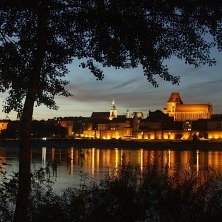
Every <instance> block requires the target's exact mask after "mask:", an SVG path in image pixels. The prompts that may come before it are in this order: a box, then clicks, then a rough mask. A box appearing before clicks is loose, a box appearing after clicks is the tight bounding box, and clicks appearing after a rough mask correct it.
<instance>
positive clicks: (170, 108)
mask: <svg viewBox="0 0 222 222" xmlns="http://www.w3.org/2000/svg"><path fill="white" fill-rule="evenodd" d="M163 112H164V113H165V114H168V115H169V116H170V117H173V118H174V121H187V120H190V121H194V120H198V119H210V118H211V115H212V114H213V107H212V105H211V104H184V103H183V101H182V99H181V97H180V94H179V93H178V92H174V93H172V94H171V95H170V97H169V99H168V100H167V103H166V108H164V110H163Z"/></svg>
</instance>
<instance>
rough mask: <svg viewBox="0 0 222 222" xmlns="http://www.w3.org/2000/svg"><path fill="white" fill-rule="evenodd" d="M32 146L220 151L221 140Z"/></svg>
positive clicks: (40, 142)
mask: <svg viewBox="0 0 222 222" xmlns="http://www.w3.org/2000/svg"><path fill="white" fill-rule="evenodd" d="M19 142H20V141H19V140H9V139H8V140H0V146H13V145H16V146H18V145H19ZM32 145H33V147H44V146H46V147H58V148H59V147H61V148H69V147H77V148H92V147H93V148H100V149H102V148H104V149H107V148H119V149H157V150H160V149H162V150H163V149H165V150H166V149H171V150H222V140H198V141H192V140H118V139H110V140H103V139H45V140H43V139H33V140H32Z"/></svg>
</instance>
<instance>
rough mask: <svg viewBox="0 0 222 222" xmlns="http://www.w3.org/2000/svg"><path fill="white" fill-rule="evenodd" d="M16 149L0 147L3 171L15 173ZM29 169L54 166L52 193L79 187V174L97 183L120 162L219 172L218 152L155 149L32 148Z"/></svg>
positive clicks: (221, 157) (221, 156)
mask: <svg viewBox="0 0 222 222" xmlns="http://www.w3.org/2000/svg"><path fill="white" fill-rule="evenodd" d="M18 152H19V151H18V147H1V148H0V167H4V168H5V169H6V170H7V172H9V173H10V172H17V171H18ZM31 158H32V159H31V160H32V170H38V169H40V168H41V167H46V165H47V164H48V163H49V162H53V163H57V167H56V170H54V172H53V171H52V172H51V176H52V179H53V180H54V181H55V185H54V188H55V190H56V191H58V190H60V189H63V188H67V187H70V186H78V185H79V184H80V180H81V176H80V174H81V173H82V174H88V175H89V177H92V178H93V179H94V180H95V181H100V180H101V179H103V178H104V176H105V174H107V173H112V172H114V171H113V169H116V168H118V167H119V166H120V165H121V164H123V162H125V163H130V164H132V165H134V166H140V167H141V168H142V167H143V166H144V165H146V164H153V163H157V164H158V166H159V167H160V168H165V167H168V169H169V172H170V173H173V172H174V170H175V169H177V168H180V169H181V170H190V169H192V170H193V171H196V173H197V174H198V173H199V172H200V171H202V170H208V169H213V170H217V171H219V172H222V151H202V150H193V151H192V150H189V151H175V150H169V149H166V150H155V149H136V150H132V149H118V148H116V149H97V148H87V149H79V148H75V147H70V148H61V149H60V148H53V147H42V148H33V149H32V157H31Z"/></svg>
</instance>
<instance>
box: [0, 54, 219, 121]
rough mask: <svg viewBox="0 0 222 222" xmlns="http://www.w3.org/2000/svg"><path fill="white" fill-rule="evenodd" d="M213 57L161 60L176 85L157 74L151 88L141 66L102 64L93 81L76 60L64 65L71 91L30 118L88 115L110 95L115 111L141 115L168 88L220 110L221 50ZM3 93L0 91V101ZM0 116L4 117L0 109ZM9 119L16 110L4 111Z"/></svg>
mask: <svg viewBox="0 0 222 222" xmlns="http://www.w3.org/2000/svg"><path fill="white" fill-rule="evenodd" d="M212 56H213V57H215V58H216V60H217V64H216V65H215V66H212V67H209V66H201V67H198V68H194V67H193V66H189V65H185V64H184V61H181V60H178V59H175V58H172V59H170V60H168V61H166V62H165V64H167V66H168V68H169V72H170V74H173V75H179V76H180V77H181V81H180V84H179V85H171V83H169V82H165V81H163V80H161V79H159V78H157V81H158V83H159V87H158V88H154V87H153V86H152V85H151V83H149V82H148V81H147V80H146V77H145V76H144V75H143V70H142V68H136V69H114V68H103V71H104V74H105V78H104V79H103V80H102V81H97V80H96V78H95V77H94V76H93V75H92V74H91V73H90V72H89V70H87V69H82V68H79V64H80V62H79V61H74V62H73V63H72V64H70V65H68V68H69V71H70V73H69V74H68V75H67V76H66V79H67V80H69V81H70V84H69V85H68V86H67V89H68V90H69V91H70V92H71V93H72V96H70V97H56V99H55V101H56V103H57V105H58V106H59V109H58V110H57V111H54V110H50V109H47V108H46V107H45V106H43V105H42V106H40V107H37V108H36V107H35V109H34V115H33V119H37V120H40V119H50V118H53V117H60V116H61V117H65V116H85V117H88V116H91V114H92V112H104V111H109V110H110V108H111V103H112V99H113V98H114V99H115V103H116V107H117V109H118V114H125V113H126V111H127V109H129V111H130V112H136V111H142V112H144V114H145V116H146V115H147V114H148V112H149V110H151V111H155V110H157V109H159V110H163V108H164V107H165V105H166V101H167V99H168V98H169V96H170V94H171V93H172V92H179V93H180V95H181V99H182V101H183V102H184V103H205V104H206V103H209V104H212V106H213V109H214V113H219V114H221V113H222V99H221V95H220V90H221V86H222V84H221V83H222V76H221V70H222V60H221V54H219V53H218V52H217V51H216V50H215V52H214V53H213V55H212ZM6 96H7V93H6V94H3V93H1V94H0V103H1V105H2V104H3V100H4V99H5V98H6ZM0 111H1V112H0V116H1V117H0V119H4V118H5V117H6V114H5V113H2V109H1V110H0ZM8 117H9V118H10V119H12V120H14V119H16V113H14V112H12V113H10V114H8Z"/></svg>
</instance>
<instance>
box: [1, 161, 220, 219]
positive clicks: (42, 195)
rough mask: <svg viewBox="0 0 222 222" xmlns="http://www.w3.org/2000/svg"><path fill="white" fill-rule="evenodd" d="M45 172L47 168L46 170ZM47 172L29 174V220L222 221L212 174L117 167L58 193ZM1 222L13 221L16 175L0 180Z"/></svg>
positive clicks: (217, 184)
mask: <svg viewBox="0 0 222 222" xmlns="http://www.w3.org/2000/svg"><path fill="white" fill-rule="evenodd" d="M48 170H49V169H48ZM48 170H46V169H41V170H39V171H36V172H34V173H33V176H32V193H31V196H30V203H29V220H28V221H30V222H39V221H42V222H44V221H47V222H72V221H78V222H87V221H92V222H103V221H106V222H109V221H110V222H117V221H121V222H131V221H132V222H134V221H137V222H138V221H140V222H142V221H152V222H168V221H169V222H185V221H201V222H212V221H213V222H216V221H221V218H222V193H221V184H222V178H221V176H220V175H218V174H217V173H215V172H210V171H209V172H208V173H206V172H204V174H202V172H199V174H198V175H197V174H196V172H195V170H193V171H192V169H191V170H190V171H189V172H181V171H179V170H178V171H175V173H173V174H169V171H168V168H167V166H166V167H165V168H164V169H162V170H161V169H160V168H159V166H158V165H155V164H154V165H152V166H144V167H143V169H141V167H138V168H137V167H132V166H130V165H127V164H124V162H123V164H122V166H121V168H120V169H119V170H118V171H115V172H113V174H112V175H111V174H110V173H109V174H108V175H107V177H106V179H105V180H103V181H101V182H100V183H99V184H98V183H93V181H92V180H91V179H88V176H86V175H82V183H81V185H80V186H79V187H70V188H68V189H66V190H64V191H63V192H62V194H61V195H57V194H55V193H53V191H52V190H51V189H50V181H49V179H50V177H49V176H48V174H47V172H49V171H48ZM0 184H1V186H0V201H1V203H2V204H1V205H0V221H7V222H10V221H13V211H14V206H15V200H16V198H15V197H16V193H17V177H16V176H13V177H12V178H11V179H10V178H9V179H6V178H5V177H4V178H3V179H2V180H1V181H0Z"/></svg>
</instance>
